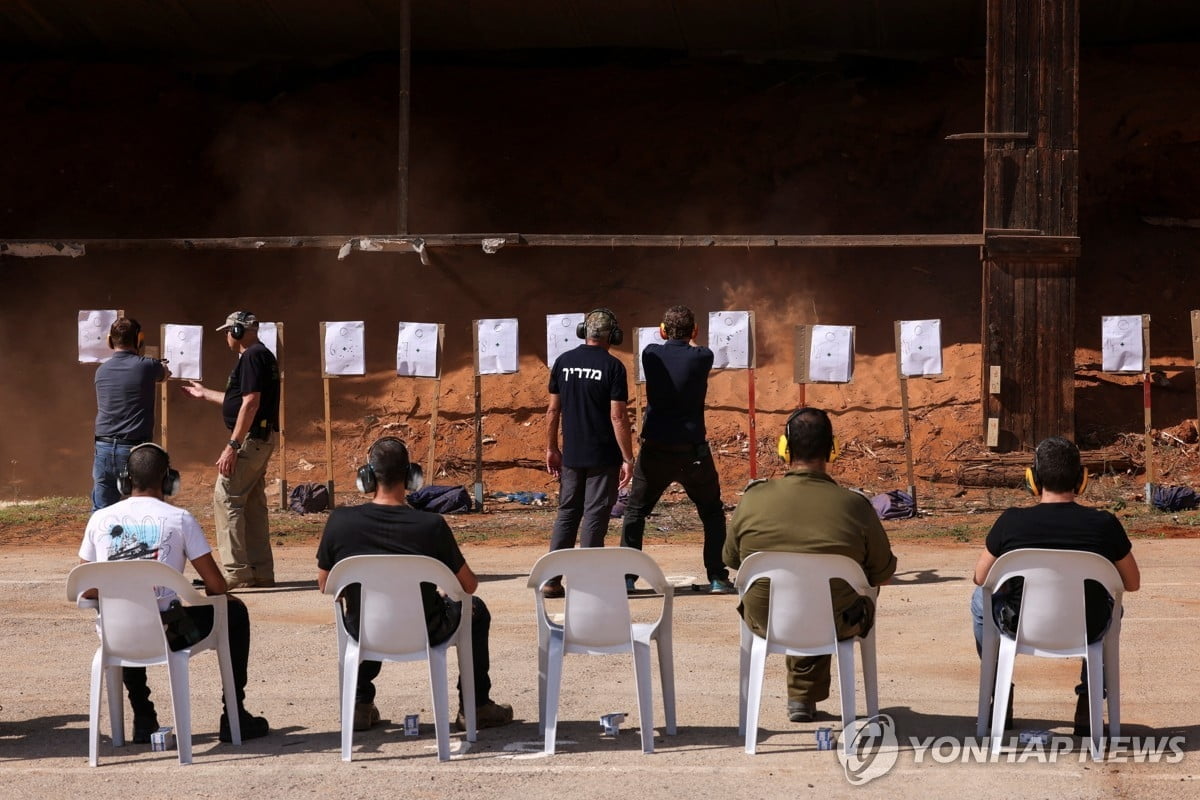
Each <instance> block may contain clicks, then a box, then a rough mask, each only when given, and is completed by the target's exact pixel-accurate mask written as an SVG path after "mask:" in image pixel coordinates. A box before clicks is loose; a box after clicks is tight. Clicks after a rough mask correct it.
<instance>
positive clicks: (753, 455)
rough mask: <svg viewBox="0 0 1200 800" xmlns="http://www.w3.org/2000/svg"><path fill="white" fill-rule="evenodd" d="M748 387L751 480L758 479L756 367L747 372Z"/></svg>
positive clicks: (747, 404)
mask: <svg viewBox="0 0 1200 800" xmlns="http://www.w3.org/2000/svg"><path fill="white" fill-rule="evenodd" d="M746 378H747V381H748V386H747V390H746V407H747V418H748V420H749V428H750V480H755V479H756V478H758V419H757V417H756V415H755V410H754V367H750V369H748V370H746Z"/></svg>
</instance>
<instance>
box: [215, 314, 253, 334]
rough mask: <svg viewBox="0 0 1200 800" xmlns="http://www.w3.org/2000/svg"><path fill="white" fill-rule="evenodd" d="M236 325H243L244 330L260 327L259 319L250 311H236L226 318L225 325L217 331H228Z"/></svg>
mask: <svg viewBox="0 0 1200 800" xmlns="http://www.w3.org/2000/svg"><path fill="white" fill-rule="evenodd" d="M234 325H241V326H242V327H243V328H251V327H254V326H256V325H258V318H257V317H256V316H254V315H253V314H251V313H250V312H249V311H234V312H233V313H232V314H230V315H229V316H228V317H226V318H225V324H224V325H222V326H221V327H219V328H217V330H218V331H224V330H228V329H229V328H232V327H233V326H234Z"/></svg>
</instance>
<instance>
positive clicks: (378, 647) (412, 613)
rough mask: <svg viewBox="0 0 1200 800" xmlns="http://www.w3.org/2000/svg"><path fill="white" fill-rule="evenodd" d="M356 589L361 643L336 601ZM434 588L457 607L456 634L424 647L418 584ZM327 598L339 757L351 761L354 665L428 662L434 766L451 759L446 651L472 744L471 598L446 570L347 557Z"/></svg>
mask: <svg viewBox="0 0 1200 800" xmlns="http://www.w3.org/2000/svg"><path fill="white" fill-rule="evenodd" d="M355 583H357V584H360V585H361V588H360V600H359V617H358V626H359V627H358V639H357V640H356V639H355V638H354V637H352V636H351V635H350V633H349V631H347V630H346V623H345V620H344V618H343V616H342V609H341V602H340V600H339V598H340V597H341V594H342V592H344V591H345V590H346V587H348V586H350V585H351V584H355ZM422 583H432V584H434V585H436V586H437V587H438V588H440V589H441V590H442V591H443V592H444V593H445V594H446V596H447V597H449V598H450V599H451V600H456V601H458V602H461V603H462V619H461V620H460V621H459V624H458V630H457V631H455V633H454V635H453V636H451V637H450V638H449V639H447V640H446V641H445V642H443V643H441V644H439V645H436V646H435V645H430V644H429V633H428V630H427V629H426V627H425V613H424V611H423V605H422V601H421V584H422ZM325 593H326V594H331V595H333V597H334V603H333V616H334V618H335V619H336V621H337V632H338V686H339V687H340V690H341V708H342V713H341V718H342V760H343V761H349V760H350V748H351V745H352V743H353V737H354V694H355V690H356V689H357V688H358V665H359V664H361V663H362V662H363V661H428V662H429V691H430V694H431V695H432V698H433V727H434V731H435V732H436V734H437V752H438V760H439V761H449V760H450V697H449V692H450V689H449V678H448V677H447V666H446V651H447V650H449V649H450V648H451V647H452V646H454V647H457V648H458V675H459V680H460V681H461V683H462V696H463V714H464V716H465V717H466V723H467V741H469V742H473V741H475V734H476V731H475V662H474V660H473V648H472V646H471V595H470V594H468V593H467V592H465V591H463V588H462V584H460V583H459V582H458V578H457V577H456V576H455V574H454V573H453V572H451V571H450V568H449V567H447V566H446V565H445V564H443V563H442V562H440V561H438V560H437V559H435V558H430V557H428V556H412V555H369V556H351V557H350V558H346V559H343V560H341V561H339V562H337V563H336V564H334V565H333V569H332V570H330V571H329V578H328V580H327V581H326V584H325Z"/></svg>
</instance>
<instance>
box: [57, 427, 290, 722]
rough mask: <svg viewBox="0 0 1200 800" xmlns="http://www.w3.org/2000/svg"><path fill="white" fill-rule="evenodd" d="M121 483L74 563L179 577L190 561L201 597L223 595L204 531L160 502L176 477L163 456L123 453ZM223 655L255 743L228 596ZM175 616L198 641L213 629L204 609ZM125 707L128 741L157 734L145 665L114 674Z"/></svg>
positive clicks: (236, 612) (164, 593)
mask: <svg viewBox="0 0 1200 800" xmlns="http://www.w3.org/2000/svg"><path fill="white" fill-rule="evenodd" d="M127 478H128V480H129V482H130V486H131V488H132V492H131V495H130V497H129V498H128V499H126V500H122V501H121V502H119V503H115V504H114V505H111V506H108V507H107V508H103V509H101V510H100V511H97V512H96V513H94V514H92V516H91V519H89V520H88V524H87V530H86V531H85V532H84V535H83V543H82V544H81V545H80V547H79V559H80V561H81V562H83V563H85V564H86V563H89V562H92V561H132V560H134V559H148V560H154V561H161V562H163V563H164V564H166V565H168V566H170V567H171V568H172V569H174V570H177V571H179V572H183V569H184V565H185V564H186V563H187V562H189V561H190V562H191V564H192V566H193V567H194V568H195V569H196V572H197V573H198V574H199V575H200V579H201V580H202V581H203V582H204V589H205V593H206V594H209V595H217V594H225V592H226V591H227V589H226V585H225V579H224V578H223V577H222V576H221V570H220V569H218V567H217V562H216V561H214V560H213V557H212V552H211V550H210V548H209V546H208V542H207V541H206V540H205V538H204V532H203V531H202V530H200V525H199V524H198V523H197V522H196V519H195V517H193V516H192V515H191V514H190V513H188V512H187V511H185V510H184V509H182V508H177V507H175V506H173V505H170V504H169V503H166V502H164V500H163V496H164V494H174V493H175V492H176V491H177V490H178V488H179V473H178V472H176V471H175V470H173V469H171V461H170V458H169V457H168V456H167V451H166V450H163V449H162V448H161V447H159V446H158V445H156V444H154V443H153V442H150V443H147V444H141V445H138V446H137V447H135V448H133V450H132V451H131V452H130V454H129V459H128V467H127ZM158 591H159V598H158V607H159V610H160V611H165V610H167V608H168V607H169V606H170V604H171V601H172V600H173V599H175V593H174V592H172V591H170V590H167V589H160V590H158ZM227 602H228V610H229V611H228V631H229V656H230V661H232V662H233V683H234V689H235V694H236V697H237V704H238V708H237V711H238V718H239V721H240V722H241V726H242V738H243V739H257V738H258V737H260V736H266V735H267V734H268V733H269V732H270V726H269V725H268V724H267V720H266V718H265V717H255V716H252V715H251V714H249V713H248V712H247V711H246V710H245V707H244V701H245V698H246V681H247V664H248V662H249V660H250V617H249V615H248V614H247V613H246V606H245V605H243V604H242V601H241V600H238V599H237V598H236V597H230V598H229V599H228V601H227ZM183 611H184V613H185V614H187V616H188V618H190V620H191V622H192V624H193V625H194V627H195V628H196V633H197V634H198V636H199V637H201V638H203V637H205V636H208V634H209V632H211V631H212V626H213V608H212V606H184V608H183ZM122 679H123V681H124V683H125V690H126V692H128V694H129V705H130V706H132V707H133V739H132V741H133V743H134V744H149V743H150V734H152V733H154V731H156V730H158V714H157V712H156V711H155V708H154V703H153V701H151V700H150V688H149V687H148V686H147V685H146V668H145V667H125V668H124V669H123V670H122ZM218 738H219V739H220V740H221V741H222V742H229V741H231V739H232V737H231V736H230V732H229V717H228V709H225V713H222V714H221V721H220V724H219V726H218Z"/></svg>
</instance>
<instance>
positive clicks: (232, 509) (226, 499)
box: [183, 311, 279, 589]
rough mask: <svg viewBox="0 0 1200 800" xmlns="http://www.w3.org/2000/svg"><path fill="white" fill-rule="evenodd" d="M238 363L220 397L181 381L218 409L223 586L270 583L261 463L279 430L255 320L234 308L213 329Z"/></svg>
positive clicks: (270, 367) (275, 395)
mask: <svg viewBox="0 0 1200 800" xmlns="http://www.w3.org/2000/svg"><path fill="white" fill-rule="evenodd" d="M217 330H218V331H224V332H225V340H226V343H227V344H228V345H229V349H230V350H232V351H233V352H235V353H237V354H238V362H237V364H235V365H234V368H233V371H232V372H231V373H230V374H229V380H228V381H227V382H226V384H225V391H224V393H222V392H218V391H216V390H214V389H206V388H205V387H204V386H202V385H200V384H199V383H197V382H196V381H189V382H188V384H187V385H185V386H184V387H183V390H184V391H185V392H187V393H188V394H190V395H191V396H192V397H199V398H201V399H204V400H209V401H211V402H214V403H219V404H220V405H221V414H222V416H223V418H224V420H225V427H226V428H227V429H228V430H229V441H228V442H227V443H226V445H225V448H224V449H223V450H222V451H221V456H220V458H218V459H217V473H218V474H217V483H216V487H215V488H214V489H213V517H214V521H215V523H216V528H217V547H218V549H219V550H220V551H221V560H222V566H223V568H224V571H225V580H226V581H227V582H228V583H229V588H230V589H239V588H244V587H249V586H268V587H269V586H274V585H275V558H274V556H273V555H272V553H271V531H270V527H269V523H268V519H267V495H266V475H267V462H268V461H269V460H270V458H271V453H272V451H274V449H275V444H274V442H273V441H272V434H273V433H274V432H275V431H277V430H279V363H278V362H277V361H276V360H275V355H274V354H273V353H272V352H271V351H270V350H269V349H267V346H266V345H265V344H263V343H262V342H260V341H259V339H258V320H257V319H256V318H255V316H254V315H253V314H251V313H250V312H249V311H235V312H233V313H232V314H230V315H229V316H228V317H226V318H225V324H224V325H222V326H221V327H219V328H217Z"/></svg>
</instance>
